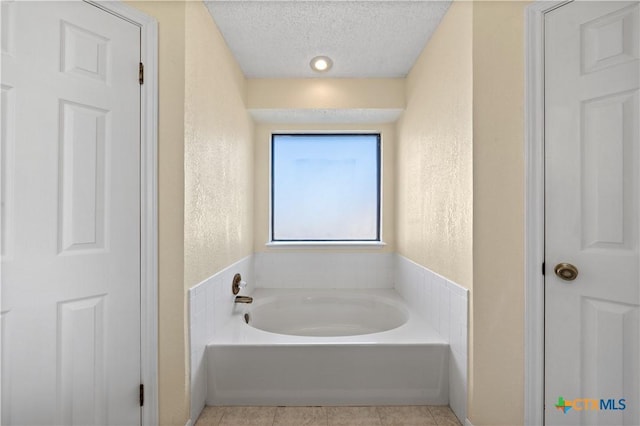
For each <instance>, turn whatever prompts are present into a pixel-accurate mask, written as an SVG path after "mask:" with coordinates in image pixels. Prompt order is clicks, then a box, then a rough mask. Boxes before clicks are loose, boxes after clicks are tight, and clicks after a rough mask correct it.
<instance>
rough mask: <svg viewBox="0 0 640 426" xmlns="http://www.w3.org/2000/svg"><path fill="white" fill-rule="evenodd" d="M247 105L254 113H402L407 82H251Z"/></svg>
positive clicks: (282, 80)
mask: <svg viewBox="0 0 640 426" xmlns="http://www.w3.org/2000/svg"><path fill="white" fill-rule="evenodd" d="M247 104H248V107H249V108H252V109H322V108H332V109H350V108H353V109H362V108H374V109H375V108H379V109H397V108H400V109H402V108H404V105H405V92H404V79H403V78H360V79H353V78H329V79H328V78H304V79H251V80H249V83H248V102H247Z"/></svg>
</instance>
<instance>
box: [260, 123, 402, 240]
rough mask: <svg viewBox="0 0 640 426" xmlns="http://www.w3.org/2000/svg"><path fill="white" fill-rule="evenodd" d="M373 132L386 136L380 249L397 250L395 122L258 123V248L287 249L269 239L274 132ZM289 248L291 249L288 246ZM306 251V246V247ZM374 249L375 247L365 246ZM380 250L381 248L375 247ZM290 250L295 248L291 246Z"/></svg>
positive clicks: (383, 145)
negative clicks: (272, 243) (270, 155)
mask: <svg viewBox="0 0 640 426" xmlns="http://www.w3.org/2000/svg"><path fill="white" fill-rule="evenodd" d="M314 130H317V131H371V132H380V133H381V135H382V238H383V240H384V242H385V243H386V246H384V248H382V249H379V251H380V252H393V251H394V249H395V232H394V204H395V202H394V188H393V179H394V174H395V125H394V124H391V123H390V124H361V125H360V124H349V125H344V124H290V125H282V124H264V123H263V124H257V125H256V133H255V135H256V137H255V180H254V185H255V187H254V191H255V209H254V232H255V235H254V251H255V252H263V251H268V250H278V251H279V252H282V251H284V250H285V249H283V248H271V249H269V248H267V247H266V246H265V244H266V243H267V242H268V241H269V196H270V190H269V179H270V176H269V173H270V165H269V164H270V158H269V150H270V144H271V133H272V132H286V131H314ZM287 250H288V249H287ZM305 250H306V249H305ZM327 250H333V251H351V252H353V251H361V250H363V249H360V250H358V249H353V248H351V249H348V248H345V249H336V248H331V249H329V248H326V249H322V251H327ZM364 250H367V251H370V250H372V249H370V248H369V249H364ZM375 250H376V251H378V249H375ZM289 251H295V249H291V250H289Z"/></svg>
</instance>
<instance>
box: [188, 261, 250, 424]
mask: <svg viewBox="0 0 640 426" xmlns="http://www.w3.org/2000/svg"><path fill="white" fill-rule="evenodd" d="M236 273H240V274H241V275H242V279H243V280H244V281H246V282H247V287H246V288H244V289H242V290H241V291H240V294H249V293H250V292H251V291H253V288H254V286H255V281H254V276H253V256H248V257H246V258H244V259H242V260H241V261H239V262H236V263H234V264H233V265H231V266H229V267H228V268H225V269H223V270H222V271H220V272H218V273H217V274H215V275H213V276H212V277H210V278H208V279H206V280H204V281H203V282H201V283H200V284H198V285H196V286H195V287H192V288H191V289H190V290H189V335H190V347H191V419H192V421H194V422H195V420H196V419H197V418H198V416H199V415H200V412H201V411H202V409H203V408H204V405H205V399H206V396H207V372H206V371H207V365H206V357H205V356H204V355H205V349H206V346H207V344H208V343H209V342H210V341H211V340H213V336H214V335H215V333H216V331H217V330H218V328H219V327H224V324H225V323H226V322H227V321H229V320H230V319H231V313H232V310H233V308H234V303H233V299H234V297H235V296H234V295H233V293H232V292H231V283H232V281H233V276H234V275H235V274H236Z"/></svg>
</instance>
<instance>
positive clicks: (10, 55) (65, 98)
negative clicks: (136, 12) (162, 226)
mask: <svg viewBox="0 0 640 426" xmlns="http://www.w3.org/2000/svg"><path fill="white" fill-rule="evenodd" d="M139 61H140V29H139V28H138V27H137V26H135V25H133V24H131V23H129V22H127V21H125V20H123V19H120V18H118V17H116V16H114V15H112V14H110V13H107V12H105V11H103V10H101V9H99V8H97V7H95V6H92V5H90V4H88V3H84V2H81V1H67V2H5V1H3V2H2V82H1V83H2V132H1V136H2V138H1V147H2V150H1V160H2V161H1V173H0V178H1V190H2V211H1V215H2V216H1V217H2V221H1V244H2V246H1V249H2V270H1V272H2V424H6V425H11V424H16V425H18V424H19V425H30V424H39V425H51V424H65V425H66V424H78V425H93V424H101V425H104V424H110V425H117V424H122V425H125V424H126V425H132V424H139V423H140V407H139V398H138V392H139V388H138V387H139V383H140V190H139V187H140V178H139V173H140V166H139V164H140V124H139V120H140V118H139V117H140V86H139V83H138V78H137V73H138V64H139Z"/></svg>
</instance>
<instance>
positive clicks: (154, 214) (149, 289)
mask: <svg viewBox="0 0 640 426" xmlns="http://www.w3.org/2000/svg"><path fill="white" fill-rule="evenodd" d="M73 1H86V3H89V4H92V5H94V6H96V7H98V8H100V9H102V10H104V11H105V12H106V13H111V14H113V15H116V16H118V17H120V18H122V19H124V20H126V21H128V22H131V23H132V24H134V25H136V26H138V27H140V34H141V39H140V56H141V62H142V63H143V64H144V68H145V69H144V84H143V85H141V86H140V89H141V91H140V215H141V217H140V219H141V222H140V225H141V226H140V251H141V262H140V296H141V306H140V308H141V318H140V325H141V339H142V341H141V342H140V347H141V361H142V362H141V376H142V381H143V383H144V385H145V402H144V406H143V407H142V424H144V425H150V426H151V425H156V424H158V320H157V317H158V273H157V270H158V231H157V229H158V227H157V224H158V211H157V210H158V209H157V206H158V195H157V194H158V189H157V188H158V182H157V157H158V155H157V145H158V134H157V133H158V132H157V129H158V23H157V21H156V20H155V18H153V17H151V16H149V15H147V14H145V13H143V12H141V11H139V10H137V9H134V8H132V7H130V6H127V5H126V4H124V3H122V2H121V1H119V0H115V1H114V0H110V1H101V0H97V1H92V0H73ZM1 13H2V11H1V9H0V14H1ZM1 18H2V17H1V16H0V19H1ZM0 268H1V266H0ZM1 286H2V274H1V270H0V288H1ZM0 297H1V293H0Z"/></svg>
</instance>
